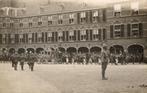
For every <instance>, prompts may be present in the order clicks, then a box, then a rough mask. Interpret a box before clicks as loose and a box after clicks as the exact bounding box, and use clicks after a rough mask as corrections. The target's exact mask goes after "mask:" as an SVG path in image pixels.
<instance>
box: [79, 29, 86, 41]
mask: <svg viewBox="0 0 147 93" xmlns="http://www.w3.org/2000/svg"><path fill="white" fill-rule="evenodd" d="M80 34H81V41H85V40H86V30H81V33H80Z"/></svg>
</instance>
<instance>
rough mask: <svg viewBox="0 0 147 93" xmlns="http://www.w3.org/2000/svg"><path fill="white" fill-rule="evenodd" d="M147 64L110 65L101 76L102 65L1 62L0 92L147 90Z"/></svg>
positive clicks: (119, 92) (141, 92) (114, 92)
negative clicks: (22, 68) (29, 64)
mask: <svg viewBox="0 0 147 93" xmlns="http://www.w3.org/2000/svg"><path fill="white" fill-rule="evenodd" d="M146 72H147V65H145V64H141V65H139V64H135V65H132V64H129V65H108V68H107V70H106V76H108V80H102V79H101V66H100V65H76V64H75V65H74V64H73V65H64V64H61V65H59V64H50V65H44V64H35V68H34V71H33V72H31V71H30V70H29V68H28V66H27V65H25V67H24V71H21V70H20V66H18V70H17V71H14V70H13V68H12V67H11V64H0V93H146V92H147V86H146V85H147V73H146Z"/></svg>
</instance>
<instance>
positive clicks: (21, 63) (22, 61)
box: [20, 58, 25, 71]
mask: <svg viewBox="0 0 147 93" xmlns="http://www.w3.org/2000/svg"><path fill="white" fill-rule="evenodd" d="M24 62H25V59H23V58H22V59H21V60H20V66H21V70H22V71H23V70H24Z"/></svg>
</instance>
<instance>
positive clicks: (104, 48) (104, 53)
mask: <svg viewBox="0 0 147 93" xmlns="http://www.w3.org/2000/svg"><path fill="white" fill-rule="evenodd" d="M108 61H109V55H108V52H107V46H106V45H103V46H102V53H101V62H102V63H101V68H102V80H107V79H108V78H106V77H105V71H106V69H107V65H108Z"/></svg>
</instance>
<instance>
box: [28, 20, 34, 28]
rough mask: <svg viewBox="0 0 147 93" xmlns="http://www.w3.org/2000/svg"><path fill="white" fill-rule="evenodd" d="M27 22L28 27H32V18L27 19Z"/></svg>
mask: <svg viewBox="0 0 147 93" xmlns="http://www.w3.org/2000/svg"><path fill="white" fill-rule="evenodd" d="M28 20H29V27H32V25H33V24H32V22H33V20H32V18H29V19H28Z"/></svg>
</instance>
